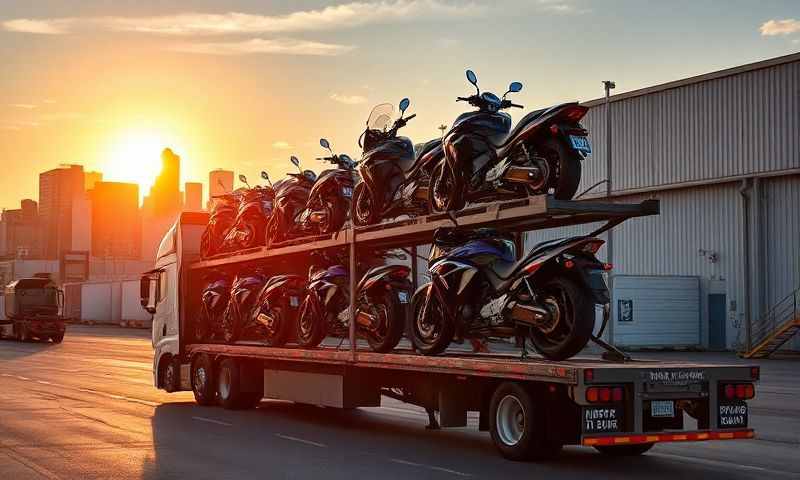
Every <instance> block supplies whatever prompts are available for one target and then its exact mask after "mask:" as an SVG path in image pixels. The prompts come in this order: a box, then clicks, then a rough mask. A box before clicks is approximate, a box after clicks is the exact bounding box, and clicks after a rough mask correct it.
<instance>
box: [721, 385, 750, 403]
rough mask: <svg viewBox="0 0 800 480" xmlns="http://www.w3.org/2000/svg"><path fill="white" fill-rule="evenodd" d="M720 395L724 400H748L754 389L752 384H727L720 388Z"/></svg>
mask: <svg viewBox="0 0 800 480" xmlns="http://www.w3.org/2000/svg"><path fill="white" fill-rule="evenodd" d="M722 393H723V396H724V397H725V399H726V400H750V399H751V398H753V397H755V396H756V389H755V387H754V386H753V384H752V383H728V384H725V385H723V386H722Z"/></svg>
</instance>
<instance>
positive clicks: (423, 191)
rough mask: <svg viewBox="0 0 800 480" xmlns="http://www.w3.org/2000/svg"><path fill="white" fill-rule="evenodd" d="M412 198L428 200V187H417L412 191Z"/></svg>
mask: <svg viewBox="0 0 800 480" xmlns="http://www.w3.org/2000/svg"><path fill="white" fill-rule="evenodd" d="M414 198H416V199H417V200H426V201H427V200H428V187H419V188H417V190H416V191H415V192H414Z"/></svg>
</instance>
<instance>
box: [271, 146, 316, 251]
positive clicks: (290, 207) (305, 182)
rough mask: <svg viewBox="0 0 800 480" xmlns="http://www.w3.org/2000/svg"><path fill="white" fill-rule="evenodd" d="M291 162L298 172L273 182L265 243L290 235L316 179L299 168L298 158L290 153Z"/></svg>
mask: <svg viewBox="0 0 800 480" xmlns="http://www.w3.org/2000/svg"><path fill="white" fill-rule="evenodd" d="M291 162H292V164H293V165H294V166H295V167H297V169H298V171H299V173H287V174H286V175H287V178H284V179H282V180H280V181H278V182H277V183H275V186H274V189H275V203H274V210H273V212H272V216H271V217H270V219H269V222H267V245H273V244H276V243H280V242H282V241H284V240H286V239H288V238H291V237H292V232H293V231H294V230H295V223H296V218H297V216H298V215H299V214H300V212H302V211H303V209H305V208H306V204H307V203H308V198H309V196H310V194H311V187H313V186H314V182H316V181H317V174H316V173H314V172H313V171H311V170H302V169H301V168H300V159H298V158H297V157H295V156H294V155H292V157H291Z"/></svg>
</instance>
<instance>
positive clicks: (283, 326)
mask: <svg viewBox="0 0 800 480" xmlns="http://www.w3.org/2000/svg"><path fill="white" fill-rule="evenodd" d="M269 314H270V316H271V317H272V318H273V319H274V321H275V328H274V329H273V330H272V332H270V331H269V330H267V328H266V327H262V329H263V331H264V341H265V342H266V343H267V345H269V346H270V347H282V346H284V345H286V339H287V337H288V336H289V322H288V319H287V318H286V315H285V314H284V313H283V308H281V307H275V308H271V309H270V310H269Z"/></svg>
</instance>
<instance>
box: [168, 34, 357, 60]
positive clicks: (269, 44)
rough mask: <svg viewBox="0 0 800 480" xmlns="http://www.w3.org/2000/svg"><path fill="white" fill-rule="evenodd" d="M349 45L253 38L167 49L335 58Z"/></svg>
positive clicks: (187, 44)
mask: <svg viewBox="0 0 800 480" xmlns="http://www.w3.org/2000/svg"><path fill="white" fill-rule="evenodd" d="M354 48H355V47H353V46H350V45H339V44H335V43H321V42H310V41H307V40H296V39H291V38H279V39H275V40H267V39H262V38H253V39H250V40H244V41H240V42H207V43H180V44H176V45H172V46H170V47H168V49H169V50H172V51H175V52H185V53H204V54H208V55H247V54H253V53H268V54H273V55H315V56H336V55H342V54H344V53H347V52H349V51H351V50H353V49H354Z"/></svg>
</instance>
